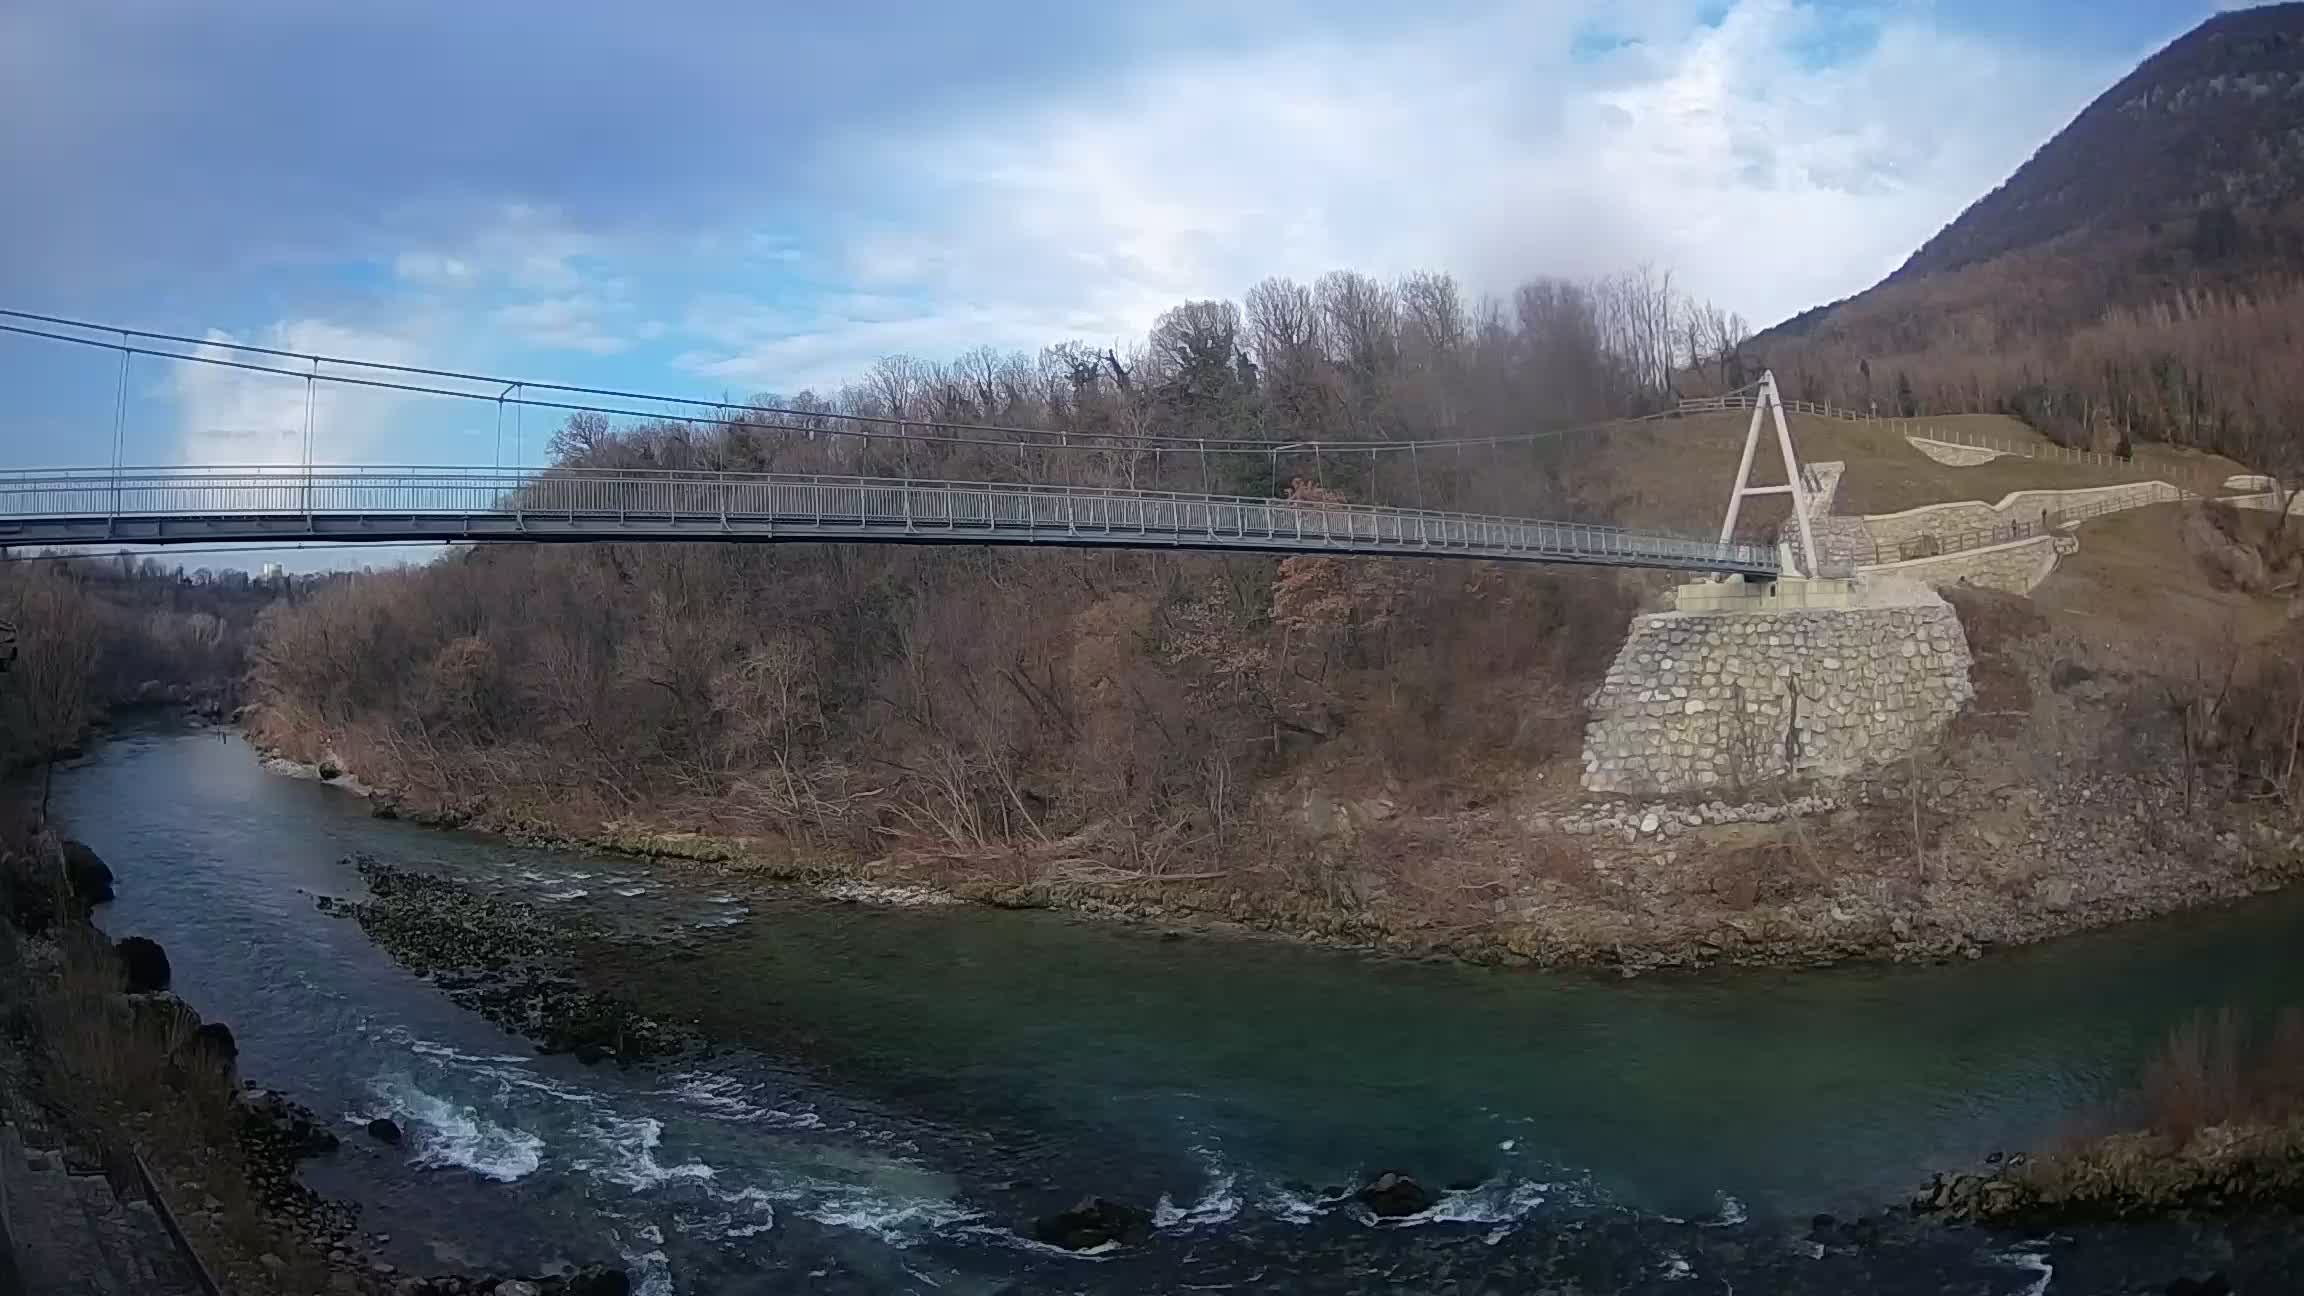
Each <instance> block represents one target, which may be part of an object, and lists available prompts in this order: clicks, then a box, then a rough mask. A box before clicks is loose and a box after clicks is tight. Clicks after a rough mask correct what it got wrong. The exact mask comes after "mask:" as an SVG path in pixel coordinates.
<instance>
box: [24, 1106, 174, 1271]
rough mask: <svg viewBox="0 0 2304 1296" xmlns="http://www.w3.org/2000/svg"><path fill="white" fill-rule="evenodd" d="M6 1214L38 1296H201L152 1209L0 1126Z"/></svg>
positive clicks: (147, 1203) (156, 1213)
mask: <svg viewBox="0 0 2304 1296" xmlns="http://www.w3.org/2000/svg"><path fill="white" fill-rule="evenodd" d="M0 1210H4V1211H5V1213H6V1220H5V1223H6V1236H7V1237H8V1239H9V1240H10V1241H11V1243H12V1244H13V1246H14V1249H15V1256H14V1261H15V1265H16V1268H17V1271H18V1276H19V1279H20V1281H21V1282H22V1284H23V1288H24V1290H25V1291H26V1292H27V1293H31V1294H33V1296H146V1294H147V1293H150V1294H151V1296H199V1292H200V1287H199V1285H198V1283H197V1282H196V1281H195V1280H194V1279H193V1276H192V1274H191V1271H190V1270H189V1268H188V1267H187V1266H186V1265H185V1263H184V1260H183V1257H182V1256H181V1255H180V1254H179V1253H178V1252H177V1250H176V1247H175V1243H174V1242H173V1241H172V1240H171V1239H170V1238H169V1236H168V1231H167V1229H166V1227H165V1226H163V1225H162V1224H161V1222H160V1216H159V1213H158V1212H157V1211H155V1210H154V1209H153V1207H152V1205H151V1203H149V1202H146V1201H143V1200H141V1199H134V1200H127V1201H123V1200H122V1199H121V1198H120V1196H119V1195H118V1194H116V1193H115V1192H114V1191H113V1189H112V1185H111V1183H110V1182H109V1181H107V1180H106V1179H105V1177H104V1176H103V1175H101V1174H85V1173H78V1172H76V1171H75V1170H74V1169H73V1168H71V1167H70V1166H68V1165H67V1164H66V1162H65V1160H64V1158H63V1157H61V1156H60V1155H59V1154H57V1153H55V1152H50V1151H45V1150H42V1149H39V1148H28V1147H26V1146H25V1141H24V1138H23V1136H22V1135H21V1134H20V1133H19V1132H18V1131H17V1130H16V1128H15V1127H14V1126H12V1125H0Z"/></svg>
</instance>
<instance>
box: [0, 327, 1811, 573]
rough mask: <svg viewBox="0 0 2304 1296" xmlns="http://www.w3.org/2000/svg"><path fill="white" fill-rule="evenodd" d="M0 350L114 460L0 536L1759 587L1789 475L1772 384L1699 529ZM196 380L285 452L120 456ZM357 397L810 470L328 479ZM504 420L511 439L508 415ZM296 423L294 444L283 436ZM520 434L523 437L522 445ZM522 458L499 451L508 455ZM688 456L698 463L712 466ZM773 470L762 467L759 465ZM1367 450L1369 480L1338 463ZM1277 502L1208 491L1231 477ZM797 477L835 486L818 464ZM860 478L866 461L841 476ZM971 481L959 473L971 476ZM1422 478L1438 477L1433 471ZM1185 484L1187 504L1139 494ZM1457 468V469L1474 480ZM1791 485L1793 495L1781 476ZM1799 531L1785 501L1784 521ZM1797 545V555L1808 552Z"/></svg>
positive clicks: (1266, 454) (1165, 447)
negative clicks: (1729, 582)
mask: <svg viewBox="0 0 2304 1296" xmlns="http://www.w3.org/2000/svg"><path fill="white" fill-rule="evenodd" d="M0 335H10V336H13V337H14V338H18V339H22V340H24V341H25V342H27V343H30V344H37V345H42V346H49V347H55V348H60V349H61V348H71V349H75V350H77V351H80V352H84V353H85V352H95V353H99V355H100V357H101V358H104V359H106V360H107V361H108V360H109V358H110V356H112V355H116V356H117V358H118V362H117V373H118V377H117V385H116V391H115V392H114V412H113V430H112V462H111V463H110V464H108V465H105V466H100V467H99V466H66V467H54V468H34V469H8V470H0V546H6V547H33V548H44V547H51V546H117V545H179V544H195V543H197V544H220V543H251V544H266V543H292V542H303V541H325V542H331V543H355V544H357V543H370V544H406V543H411V542H503V541H527V542H538V541H562V542H582V541H627V542H629V541H694V540H706V541H718V542H729V541H757V542H765V541H835V542H868V543H910V544H995V545H1046V546H1058V547H1103V548H1129V549H1191V550H1212V551H1230V552H1258V553H1287V554H1335V555H1348V554H1363V555H1383V556H1417V557H1453V558H1474V559H1480V560H1484V561H1507V562H1536V563H1557V564H1577V565H1586V566H1604V567H1633V568H1656V569H1665V570H1677V571H1688V572H1698V573H1718V574H1733V575H1742V576H1747V577H1754V578H1761V579H1767V578H1773V577H1775V576H1776V575H1778V574H1779V572H1780V571H1781V570H1782V569H1783V567H1784V562H1783V559H1782V558H1781V556H1780V554H1779V551H1778V548H1777V546H1775V545H1773V544H1768V543H1759V542H1753V541H1749V540H1739V539H1737V538H1735V536H1734V520H1735V506H1736V505H1738V504H1740V503H1741V501H1742V499H1743V498H1744V496H1746V495H1751V494H1763V493H1772V492H1784V493H1790V494H1793V495H1795V497H1796V498H1797V496H1798V493H1799V488H1798V486H1797V485H1796V484H1795V485H1791V486H1780V487H1750V486H1747V485H1746V484H1745V478H1747V477H1748V476H1749V471H1748V470H1749V467H1750V463H1751V458H1752V449H1753V447H1754V445H1756V444H1757V439H1758V437H1759V434H1760V431H1761V427H1762V416H1763V414H1764V413H1766V412H1767V411H1768V410H1769V409H1771V408H1773V409H1774V410H1775V412H1776V415H1777V424H1778V429H1779V439H1781V440H1783V445H1784V454H1785V459H1786V464H1787V468H1788V469H1790V468H1791V465H1792V454H1791V447H1790V443H1789V440H1788V439H1785V438H1784V437H1783V434H1782V432H1781V427H1782V402H1781V401H1780V400H1779V399H1778V398H1777V396H1776V388H1775V383H1774V380H1773V378H1772V377H1764V378H1763V379H1762V380H1761V381H1760V382H1759V383H1757V384H1754V385H1752V387H1751V388H1749V389H1746V390H1744V391H1741V392H1739V393H1737V394H1735V395H1736V396H1737V397H1738V398H1739V399H1742V400H1745V401H1746V402H1747V403H1748V404H1749V407H1750V408H1751V410H1752V429H1751V435H1750V436H1749V437H1748V438H1747V444H1746V452H1745V469H1746V471H1745V473H1743V474H1742V475H1740V478H1739V481H1738V482H1737V487H1736V490H1735V491H1733V492H1732V493H1731V496H1730V503H1731V508H1730V512H1729V520H1728V524H1727V525H1725V526H1723V527H1722V528H1721V529H1720V533H1719V535H1718V536H1716V537H1713V536H1695V535H1678V534H1670V533H1666V532H1661V531H1652V530H1639V529H1628V528H1623V527H1617V526H1610V525H1605V524H1599V523H1593V522H1587V521H1570V520H1556V519H1550V518H1540V517H1528V516H1517V515H1510V514H1501V513H1492V512H1467V511H1453V510H1448V509H1435V508H1426V507H1422V506H1421V503H1420V501H1421V500H1422V498H1423V496H1424V495H1425V492H1426V476H1427V471H1428V470H1427V467H1426V465H1427V462H1428V461H1430V460H1432V459H1433V458H1435V457H1437V456H1445V455H1449V454H1453V455H1454V456H1455V458H1456V460H1457V462H1458V465H1459V470H1461V463H1462V459H1463V457H1464V455H1465V454H1466V453H1467V451H1470V452H1472V453H1474V454H1475V455H1478V454H1480V453H1493V452H1496V451H1498V450H1500V449H1503V450H1509V449H1510V448H1511V447H1513V446H1516V445H1522V444H1529V443H1533V442H1535V441H1539V440H1541V439H1543V438H1545V437H1548V436H1556V435H1557V434H1556V433H1537V434H1528V435H1525V436H1518V437H1488V438H1460V439H1450V440H1421V441H1383V442H1371V441H1299V442H1289V443H1285V444H1276V443H1274V442H1271V441H1264V440H1246V439H1218V438H1188V437H1174V436H1150V435H1134V434H1124V433H1120V432H1116V431H1102V432H1081V431H1065V430H1059V431H1050V430H1047V429H1040V428H1022V427H998V426H991V425H985V424H974V423H951V422H936V421H931V420H925V419H919V418H909V417H904V416H902V415H896V416H890V417H881V416H876V415H859V414H853V413H846V414H843V413H831V412H827V411H824V410H798V409H777V408H770V407H765V406H759V405H730V404H723V403H714V402H699V401H693V400H688V399H685V398H678V397H663V396H653V395H648V394H644V393H635V392H626V391H616V390H613V389H606V388H590V387H577V386H569V385H565V384H549V383H534V382H526V381H520V380H510V379H500V378H494V377H489V376H485V375H478V374H469V373H460V372H456V371H452V370H442V369H427V368H419V367H415V366H407V365H393V364H382V363H376V362H371V361H361V360H357V359H349V358H345V357H331V356H322V355H315V354H310V353H304V352H296V351H288V350H282V349H276V348H266V347H257V346H246V345H241V344H238V343H232V342H226V341H221V340H218V339H216V338H213V337H211V338H192V337H186V336H181V335H171V334H161V333H150V332H143V331H139V330H133V329H121V328H115V327H111V326H107V325H95V324H88V323H85V322H81V321H74V320H68V319H62V318H58V317H52V316H39V315H30V314H26V313H23V312H15V311H5V310H0ZM137 364H141V365H143V366H144V367H146V368H149V367H150V366H153V365H155V364H157V365H161V366H164V367H170V368H175V367H196V368H197V369H199V370H203V371H218V372H222V373H225V374H228V375H233V376H235V377H236V378H237V377H241V376H245V378H246V379H247V380H250V381H266V382H273V383H285V384H290V385H292V386H295V385H300V386H301V388H302V395H303V420H302V422H303V426H302V428H301V429H300V431H301V453H300V456H299V459H300V461H299V462H297V463H293V464H265V465H252V466H239V467H217V466H207V465H175V466H137V465H134V464H129V463H123V462H122V458H123V455H124V446H125V443H126V439H127V438H126V433H125V426H124V424H125V418H126V410H127V407H128V402H129V395H130V383H131V377H130V375H131V371H132V366H135V365H137ZM323 391H354V392H368V393H377V394H381V395H384V396H387V397H390V398H392V399H395V400H398V399H407V398H411V397H425V398H435V399H439V400H445V401H458V402H465V403H475V402H476V403H479V404H482V405H493V406H494V416H495V420H496V426H497V444H498V450H497V457H498V459H499V460H501V458H502V452H503V432H504V428H505V422H506V418H507V416H510V417H511V418H513V419H515V420H523V419H524V418H525V416H526V413H527V412H528V411H530V410H538V411H541V412H543V413H545V414H548V415H552V416H555V417H565V416H567V415H569V414H576V413H582V414H594V415H600V416H603V417H621V418H626V419H636V420H643V421H651V422H654V423H657V424H659V425H670V426H676V427H679V428H683V429H687V430H689V431H692V432H694V431H701V432H702V433H704V434H706V437H707V450H708V451H709V447H710V444H711V443H710V442H709V437H710V435H711V434H714V433H727V432H731V431H735V430H742V431H743V432H745V433H746V434H747V435H749V436H752V437H754V438H755V439H758V438H772V439H774V440H775V441H776V442H777V444H776V445H775V446H774V447H772V449H773V450H774V451H775V454H776V455H781V456H782V457H785V458H790V459H793V460H796V461H802V462H804V463H805V464H806V466H807V467H808V468H809V469H810V470H808V471H787V470H781V469H779V468H776V467H770V468H769V469H767V470H759V469H754V468H749V467H746V468H731V467H727V466H723V465H715V464H712V463H709V462H706V463H705V464H703V465H702V466H697V467H632V466H621V465H619V466H591V465H587V464H585V463H583V462H581V461H580V460H577V461H565V460H564V461H563V462H560V463H555V464H552V465H549V466H530V465H527V464H525V463H515V464H513V465H509V466H508V465H505V464H503V463H501V462H498V463H494V464H491V465H487V466H463V465H446V466H441V465H434V466H367V465H362V466H331V465H328V464H326V463H324V462H316V461H315V451H316V447H317V446H319V445H321V444H322V443H324V442H325V441H326V440H327V439H328V435H329V429H328V428H327V427H326V426H325V423H326V420H325V418H322V417H321V416H320V415H319V410H320V408H321V404H322V402H321V400H320V393H322V392H323ZM515 426H520V425H519V424H517V423H516V424H515ZM287 430H288V431H291V432H293V431H296V429H287ZM518 435H519V436H520V437H521V438H522V441H523V442H524V439H525V432H524V430H523V431H522V432H521V433H519V434H518ZM524 455H525V449H524V445H523V447H522V450H521V451H520V455H519V457H524ZM700 457H703V458H705V459H707V460H709V459H710V458H711V457H712V454H711V453H709V452H707V453H705V454H703V455H701V456H700ZM772 457H774V456H772ZM1363 458H1364V459H1365V463H1366V467H1365V469H1364V470H1358V469H1357V468H1356V466H1357V465H1359V464H1360V463H1361V461H1362V459H1363ZM1242 465H1247V466H1249V467H1252V468H1258V469H1260V471H1258V472H1257V473H1255V474H1254V475H1255V476H1258V477H1260V478H1261V480H1262V482H1263V483H1264V484H1265V485H1266V486H1268V487H1269V488H1270V489H1272V490H1273V491H1274V492H1275V494H1274V495H1254V494H1241V493H1222V492H1219V491H1217V490H1216V489H1214V487H1215V485H1216V484H1217V480H1218V475H1219V472H1220V471H1221V472H1222V473H1223V474H1224V475H1225V477H1226V479H1227V480H1229V479H1231V478H1234V477H1237V476H1240V475H1241V473H1240V468H1241V466H1242ZM1307 466H1308V467H1309V469H1310V471H1309V473H1307V474H1305V475H1306V476H1307V477H1309V478H1314V479H1317V478H1319V477H1321V476H1322V475H1323V474H1324V473H1330V472H1334V473H1340V474H1341V473H1345V472H1347V471H1348V470H1355V471H1359V482H1360V484H1361V485H1362V486H1364V487H1369V488H1377V487H1383V486H1387V485H1388V486H1390V487H1391V488H1392V489H1393V490H1395V491H1397V492H1399V493H1405V494H1409V495H1410V496H1411V497H1412V498H1413V499H1414V500H1416V501H1419V502H1415V503H1403V504H1383V503H1361V502H1343V501H1341V500H1339V499H1336V498H1334V496H1335V494H1336V492H1332V491H1326V490H1322V491H1317V492H1291V493H1290V494H1288V495H1286V496H1281V495H1280V494H1279V492H1280V490H1281V483H1282V482H1283V480H1284V479H1285V478H1289V477H1291V476H1293V475H1295V474H1296V473H1297V472H1298V471H1299V470H1301V469H1304V468H1305V467H1307ZM817 468H832V469H843V468H844V469H849V471H816V470H814V469H817ZM858 468H876V469H878V470H877V471H855V470H854V469H858ZM971 469H973V470H974V471H970V470H971ZM1432 471H1433V472H1435V474H1436V471H1437V469H1436V468H1435V469H1434V470H1432ZM1195 475H1197V478H1198V481H1197V483H1196V484H1197V485H1199V486H1200V489H1198V490H1178V489H1157V488H1153V487H1150V486H1144V485H1142V484H1141V483H1144V482H1151V483H1170V482H1171V481H1172V479H1175V478H1177V477H1183V478H1186V479H1188V480H1189V479H1190V478H1192V477H1193V476H1195ZM1474 475H1476V473H1475V474H1474ZM1789 480H1790V481H1791V482H1793V483H1797V482H1798V481H1799V477H1798V474H1797V472H1796V471H1790V472H1789ZM1795 514H1796V516H1798V515H1799V514H1798V510H1797V509H1796V510H1795ZM1800 552H1813V547H1812V546H1809V547H1806V548H1803V549H1802V550H1801V551H1800Z"/></svg>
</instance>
